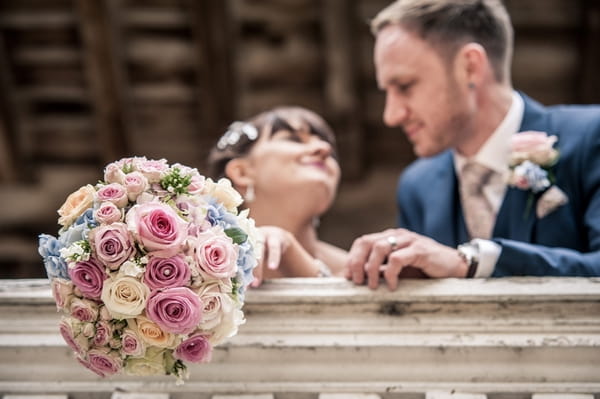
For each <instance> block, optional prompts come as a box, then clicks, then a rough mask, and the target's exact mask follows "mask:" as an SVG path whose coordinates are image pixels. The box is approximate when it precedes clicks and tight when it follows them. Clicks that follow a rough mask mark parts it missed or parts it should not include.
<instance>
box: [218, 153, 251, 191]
mask: <svg viewBox="0 0 600 399" xmlns="http://www.w3.org/2000/svg"><path fill="white" fill-rule="evenodd" d="M225 176H226V177H227V178H229V180H231V182H232V183H233V185H234V186H236V187H238V188H246V187H248V185H250V184H252V183H253V181H254V180H253V179H252V176H251V167H250V163H249V162H248V160H246V159H244V158H234V159H232V160H231V161H229V162H227V165H226V166H225Z"/></svg>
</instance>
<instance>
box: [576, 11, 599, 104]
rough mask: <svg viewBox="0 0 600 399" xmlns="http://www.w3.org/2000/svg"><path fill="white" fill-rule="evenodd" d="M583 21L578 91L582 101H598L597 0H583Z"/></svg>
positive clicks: (593, 102)
mask: <svg viewBox="0 0 600 399" xmlns="http://www.w3.org/2000/svg"><path fill="white" fill-rule="evenodd" d="M584 9H585V11H584V13H583V15H584V17H583V18H584V23H583V26H584V28H583V32H582V35H581V36H580V37H581V38H582V41H583V43H582V45H581V49H582V51H581V73H580V74H578V76H579V77H580V78H579V91H580V93H581V98H580V99H579V101H581V102H583V103H591V104H598V103H600V76H599V75H598V68H599V66H600V45H598V43H600V2H598V1H597V0H585V1H584Z"/></svg>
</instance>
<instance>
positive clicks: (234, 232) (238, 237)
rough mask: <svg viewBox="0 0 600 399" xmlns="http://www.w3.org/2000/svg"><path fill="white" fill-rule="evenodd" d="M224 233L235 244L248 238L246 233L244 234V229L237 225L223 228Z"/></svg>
mask: <svg viewBox="0 0 600 399" xmlns="http://www.w3.org/2000/svg"><path fill="white" fill-rule="evenodd" d="M225 234H226V235H227V237H229V238H231V239H232V240H233V242H234V243H236V244H242V243H243V242H245V241H246V240H247V239H248V234H246V233H245V232H244V230H242V229H240V228H239V227H230V228H228V229H225Z"/></svg>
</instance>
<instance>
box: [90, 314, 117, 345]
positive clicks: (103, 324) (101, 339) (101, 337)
mask: <svg viewBox="0 0 600 399" xmlns="http://www.w3.org/2000/svg"><path fill="white" fill-rule="evenodd" d="M112 335H113V329H112V327H111V324H110V323H109V322H107V321H104V320H100V321H98V322H97V323H96V333H95V334H94V338H93V339H92V343H93V344H94V346H105V345H107V344H108V343H109V341H110V339H111V338H112Z"/></svg>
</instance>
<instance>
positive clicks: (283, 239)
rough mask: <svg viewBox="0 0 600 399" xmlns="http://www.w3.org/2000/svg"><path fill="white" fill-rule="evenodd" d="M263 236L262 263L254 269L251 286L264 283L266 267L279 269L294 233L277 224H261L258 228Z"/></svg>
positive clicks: (261, 247)
mask: <svg viewBox="0 0 600 399" xmlns="http://www.w3.org/2000/svg"><path fill="white" fill-rule="evenodd" d="M258 231H259V233H260V234H261V236H262V240H261V246H260V251H261V257H260V263H259V264H258V266H257V267H256V268H255V269H254V281H252V283H251V284H250V286H251V287H254V288H255V287H258V286H260V285H261V284H262V282H263V278H264V275H265V267H266V268H268V269H269V270H277V269H278V268H279V265H280V264H281V257H282V255H283V254H284V253H285V251H286V250H287V249H288V248H289V246H290V244H291V242H292V234H291V233H290V232H288V231H287V230H284V229H282V228H280V227H276V226H260V227H259V228H258Z"/></svg>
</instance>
